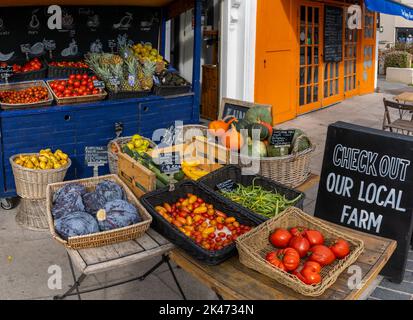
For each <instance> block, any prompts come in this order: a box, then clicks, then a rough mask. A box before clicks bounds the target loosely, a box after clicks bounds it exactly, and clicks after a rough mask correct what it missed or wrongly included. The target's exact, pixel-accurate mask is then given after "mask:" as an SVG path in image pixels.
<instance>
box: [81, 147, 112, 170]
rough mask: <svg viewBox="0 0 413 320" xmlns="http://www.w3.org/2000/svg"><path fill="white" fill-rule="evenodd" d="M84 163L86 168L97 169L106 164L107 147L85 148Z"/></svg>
mask: <svg viewBox="0 0 413 320" xmlns="http://www.w3.org/2000/svg"><path fill="white" fill-rule="evenodd" d="M85 162H86V165H87V166H88V167H95V166H98V167H99V166H104V165H105V164H107V163H108V149H107V147H85Z"/></svg>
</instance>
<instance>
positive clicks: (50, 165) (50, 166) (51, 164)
mask: <svg viewBox="0 0 413 320" xmlns="http://www.w3.org/2000/svg"><path fill="white" fill-rule="evenodd" d="M53 168H54V166H53V163H52V162H48V163H47V165H46V169H53Z"/></svg>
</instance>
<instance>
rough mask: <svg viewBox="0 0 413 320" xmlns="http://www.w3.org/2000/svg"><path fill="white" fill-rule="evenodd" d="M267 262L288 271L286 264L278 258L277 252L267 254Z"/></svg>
mask: <svg viewBox="0 0 413 320" xmlns="http://www.w3.org/2000/svg"><path fill="white" fill-rule="evenodd" d="M265 260H267V261H268V262H269V263H271V264H272V265H273V266H274V267H276V268H278V269H281V270H283V271H286V269H285V266H284V264H283V263H282V261H281V260H280V259H278V258H277V254H276V253H275V252H269V253H267V255H266V256H265Z"/></svg>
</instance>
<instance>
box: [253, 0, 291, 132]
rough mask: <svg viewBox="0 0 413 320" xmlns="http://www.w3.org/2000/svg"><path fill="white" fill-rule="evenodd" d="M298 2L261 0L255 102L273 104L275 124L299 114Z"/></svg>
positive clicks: (258, 23)
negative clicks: (296, 35) (297, 104)
mask: <svg viewBox="0 0 413 320" xmlns="http://www.w3.org/2000/svg"><path fill="white" fill-rule="evenodd" d="M294 8H295V1H292V0H277V1H274V0H258V7H257V38H256V41H257V43H256V61H255V101H256V102H257V103H264V104H270V105H272V108H273V110H272V111H273V124H275V123H280V122H283V121H287V120H290V119H293V118H295V116H296V101H297V100H296V97H297V94H296V81H297V80H296V79H297V71H296V70H297V58H296V57H297V56H296V42H295V41H296V37H295V26H296V15H295V10H294Z"/></svg>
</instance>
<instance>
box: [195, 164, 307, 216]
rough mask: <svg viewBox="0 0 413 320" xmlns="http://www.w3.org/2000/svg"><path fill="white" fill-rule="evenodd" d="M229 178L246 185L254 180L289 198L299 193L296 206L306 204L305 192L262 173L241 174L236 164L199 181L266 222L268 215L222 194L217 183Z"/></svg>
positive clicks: (265, 187) (259, 184) (293, 197)
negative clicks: (254, 210)
mask: <svg viewBox="0 0 413 320" xmlns="http://www.w3.org/2000/svg"><path fill="white" fill-rule="evenodd" d="M227 180H232V181H234V182H235V183H237V184H238V183H239V184H242V185H244V186H246V187H248V186H250V185H252V182H253V181H254V184H255V185H258V186H261V187H263V188H264V189H265V190H268V191H273V190H276V191H277V192H278V193H280V194H282V195H285V197H286V198H287V199H289V200H292V199H295V198H296V197H298V196H299V195H301V198H300V199H299V200H298V201H297V202H296V203H295V204H294V206H295V207H297V208H299V209H301V210H302V209H303V206H304V198H305V193H303V192H300V191H297V190H294V189H291V188H288V187H286V186H283V185H281V184H278V183H276V182H274V181H273V180H270V179H268V178H265V177H263V176H260V175H242V174H241V168H240V167H238V166H235V165H228V166H224V167H222V168H220V169H218V170H215V171H213V172H211V173H209V174H207V175H206V176H204V177H202V178H201V179H199V180H198V181H199V183H200V184H202V185H203V186H205V187H206V188H208V189H210V190H211V191H213V192H215V193H216V194H217V195H218V196H219V197H222V198H224V199H226V200H227V201H230V202H232V203H234V204H235V205H236V206H238V207H240V208H242V209H243V210H247V211H248V212H250V214H251V215H253V216H254V217H255V218H256V219H258V220H259V221H261V222H264V221H266V220H268V218H267V217H265V216H263V215H260V214H258V213H255V212H253V211H252V210H250V209H248V208H245V207H244V206H242V205H240V204H238V203H235V202H233V201H231V200H229V199H228V198H226V197H225V196H224V195H222V194H221V193H220V192H219V191H218V190H217V184H219V183H221V182H225V181H227Z"/></svg>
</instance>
